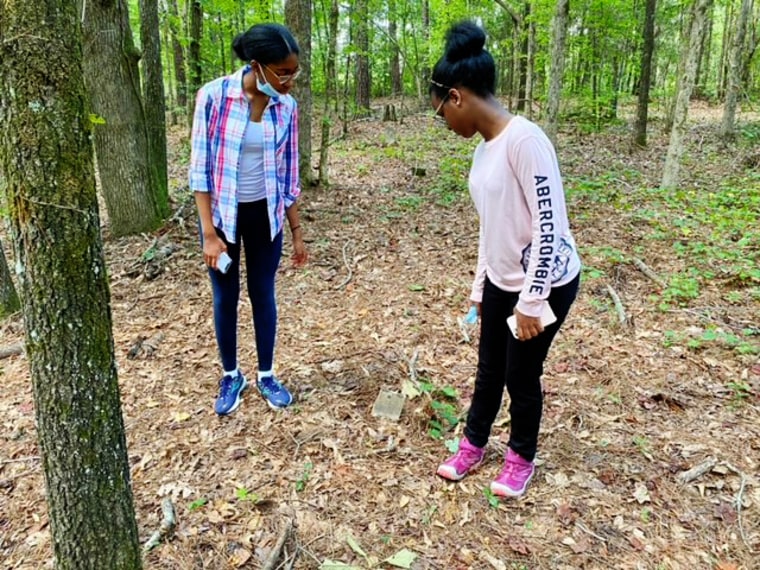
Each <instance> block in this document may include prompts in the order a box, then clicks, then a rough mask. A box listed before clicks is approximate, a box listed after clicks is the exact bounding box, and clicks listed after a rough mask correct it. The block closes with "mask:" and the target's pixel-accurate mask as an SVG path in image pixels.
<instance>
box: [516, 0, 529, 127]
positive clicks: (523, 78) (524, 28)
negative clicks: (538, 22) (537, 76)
mask: <svg viewBox="0 0 760 570" xmlns="http://www.w3.org/2000/svg"><path fill="white" fill-rule="evenodd" d="M528 18H530V2H524V3H523V15H522V18H521V19H520V21H521V22H522V25H521V26H520V42H519V46H520V54H519V59H518V60H517V61H518V73H517V77H518V81H519V83H518V85H517V111H518V112H523V111H525V103H526V101H525V96H526V87H527V85H528V43H529V39H530V38H529V36H530V33H529V31H528V28H529V25H528Z"/></svg>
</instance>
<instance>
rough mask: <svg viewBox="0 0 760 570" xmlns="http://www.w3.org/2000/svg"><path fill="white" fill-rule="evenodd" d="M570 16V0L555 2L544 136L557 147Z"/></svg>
mask: <svg viewBox="0 0 760 570" xmlns="http://www.w3.org/2000/svg"><path fill="white" fill-rule="evenodd" d="M569 16H570V0H557V9H556V11H555V12H554V21H553V22H552V54H551V69H550V71H549V99H548V100H547V102H546V125H545V128H544V130H545V132H546V135H547V136H548V137H549V139H551V141H552V143H554V146H557V131H558V129H559V107H560V99H561V97H562V77H563V76H564V72H565V44H566V40H567V23H568V18H569Z"/></svg>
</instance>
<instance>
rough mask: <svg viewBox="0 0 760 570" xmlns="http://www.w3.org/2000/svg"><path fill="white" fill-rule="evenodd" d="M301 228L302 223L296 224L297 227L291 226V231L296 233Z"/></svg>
mask: <svg viewBox="0 0 760 570" xmlns="http://www.w3.org/2000/svg"><path fill="white" fill-rule="evenodd" d="M300 229H301V226H300V225H298V226H296V227H294V228H290V233H291V234H294V233H296V230H300Z"/></svg>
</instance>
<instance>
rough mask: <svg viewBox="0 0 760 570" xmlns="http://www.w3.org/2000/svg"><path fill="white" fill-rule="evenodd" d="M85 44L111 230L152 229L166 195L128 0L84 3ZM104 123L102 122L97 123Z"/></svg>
mask: <svg viewBox="0 0 760 570" xmlns="http://www.w3.org/2000/svg"><path fill="white" fill-rule="evenodd" d="M82 3H83V0H79V1H78V2H77V4H78V5H79V10H80V14H81V13H84V15H85V18H84V24H83V33H84V38H83V41H84V43H83V45H84V68H85V83H86V86H87V92H88V94H89V97H90V103H91V109H92V112H93V113H94V114H95V115H96V116H97V117H98V119H96V125H95V128H94V131H95V136H94V140H95V152H96V156H97V160H98V172H99V174H100V183H101V191H102V193H103V198H104V200H105V203H106V208H107V210H108V218H109V222H110V226H111V232H112V233H113V234H114V235H117V236H119V235H130V234H136V233H140V232H145V231H151V230H154V229H156V228H157V227H158V226H159V225H160V224H161V221H162V220H163V218H164V217H165V216H166V214H167V213H168V207H169V204H168V196H167V194H166V192H162V191H161V188H160V184H159V181H158V179H157V176H156V174H155V172H154V171H153V169H152V165H151V159H150V147H149V143H148V125H147V122H146V116H145V109H144V107H143V102H142V97H141V89H140V74H139V70H138V60H139V58H140V54H139V52H138V51H137V50H136V49H135V46H134V43H133V42H132V31H131V29H130V27H129V13H128V11H127V3H126V0H87V4H86V8H82ZM101 119H102V120H101Z"/></svg>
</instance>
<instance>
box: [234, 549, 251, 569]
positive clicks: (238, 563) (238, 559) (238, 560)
mask: <svg viewBox="0 0 760 570" xmlns="http://www.w3.org/2000/svg"><path fill="white" fill-rule="evenodd" d="M250 559H251V553H250V551H249V550H248V549H246V548H236V549H235V551H234V552H233V553H232V556H230V564H232V565H233V566H234V567H235V568H240V567H242V566H244V565H245V563H246V562H248V561H249V560H250Z"/></svg>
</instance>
